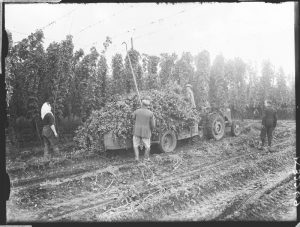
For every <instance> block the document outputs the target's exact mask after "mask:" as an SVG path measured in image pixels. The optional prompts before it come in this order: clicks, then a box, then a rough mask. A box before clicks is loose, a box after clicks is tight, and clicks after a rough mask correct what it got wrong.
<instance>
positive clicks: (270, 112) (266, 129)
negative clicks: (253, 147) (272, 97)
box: [260, 100, 277, 148]
mask: <svg viewBox="0 0 300 227" xmlns="http://www.w3.org/2000/svg"><path fill="white" fill-rule="evenodd" d="M276 124H277V114H276V111H275V109H274V108H273V107H272V104H271V101H269V100H266V101H265V109H264V113H263V117H262V122H261V133H260V138H261V146H262V147H263V146H264V145H265V139H266V136H267V137H268V147H269V148H270V147H271V145H272V138H273V131H274V129H275V127H276ZM262 147H261V148H262Z"/></svg>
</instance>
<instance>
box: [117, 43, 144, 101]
mask: <svg viewBox="0 0 300 227" xmlns="http://www.w3.org/2000/svg"><path fill="white" fill-rule="evenodd" d="M122 44H125V45H126V52H127V55H128V60H129V65H130V68H131V72H132V76H133V81H134V85H135V89H136V92H137V94H138V99H139V102H140V105H141V106H142V101H141V97H140V93H139V89H138V86H137V83H136V78H135V75H134V72H133V68H132V64H131V60H130V56H129V53H128V51H127V44H126V43H125V42H123V43H122Z"/></svg>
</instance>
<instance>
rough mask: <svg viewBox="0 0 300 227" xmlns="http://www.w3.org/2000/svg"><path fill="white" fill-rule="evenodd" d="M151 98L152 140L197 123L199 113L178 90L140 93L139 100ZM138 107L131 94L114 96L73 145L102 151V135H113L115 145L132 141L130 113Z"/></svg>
mask: <svg viewBox="0 0 300 227" xmlns="http://www.w3.org/2000/svg"><path fill="white" fill-rule="evenodd" d="M145 95H146V96H149V97H151V101H152V102H151V106H150V110H151V111H152V112H153V113H154V116H155V120H156V128H155V129H154V131H153V133H152V138H155V137H156V138H158V136H159V133H160V132H162V131H164V130H167V129H173V130H175V131H176V132H179V131H180V130H182V129H184V128H187V127H189V126H192V125H193V124H194V123H196V122H198V119H199V115H198V112H197V111H196V110H194V109H192V108H191V106H190V104H189V102H188V101H187V100H186V99H185V98H184V96H183V95H182V94H181V93H180V92H178V90H172V89H171V88H167V90H165V91H157V90H150V91H143V92H141V96H142V97H143V96H145ZM139 107H140V104H139V101H138V97H137V95H136V94H134V93H131V94H128V95H127V96H124V95H123V96H114V97H113V98H112V100H111V101H110V102H108V103H107V104H106V105H105V107H103V108H102V109H100V110H95V111H93V112H92V114H91V115H90V117H89V118H88V119H87V121H86V122H85V123H84V124H83V125H82V126H80V127H79V128H78V129H77V131H76V136H75V137H74V141H75V143H76V144H77V146H78V148H80V149H86V150H90V151H103V150H104V140H103V139H104V135H105V134H106V133H109V132H112V135H113V138H115V139H117V140H118V142H121V143H126V141H128V140H131V138H132V132H133V126H134V120H133V118H132V113H133V112H134V111H135V110H136V109H138V108H139Z"/></svg>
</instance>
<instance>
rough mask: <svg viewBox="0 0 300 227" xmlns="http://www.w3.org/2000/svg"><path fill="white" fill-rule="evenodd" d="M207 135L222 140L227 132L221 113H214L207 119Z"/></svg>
mask: <svg viewBox="0 0 300 227" xmlns="http://www.w3.org/2000/svg"><path fill="white" fill-rule="evenodd" d="M206 129H207V136H208V138H210V139H215V140H220V139H222V138H223V136H224V134H225V121H224V119H223V117H222V116H221V115H220V114H217V113H216V114H212V115H210V116H208V120H207V126H206Z"/></svg>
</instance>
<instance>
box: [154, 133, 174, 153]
mask: <svg viewBox="0 0 300 227" xmlns="http://www.w3.org/2000/svg"><path fill="white" fill-rule="evenodd" d="M176 145H177V138H176V134H175V132H174V131H172V130H168V131H165V132H164V133H163V134H162V135H161V137H160V140H159V144H158V147H159V150H160V151H161V152H163V153H168V152H172V151H174V150H175V148H176Z"/></svg>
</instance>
